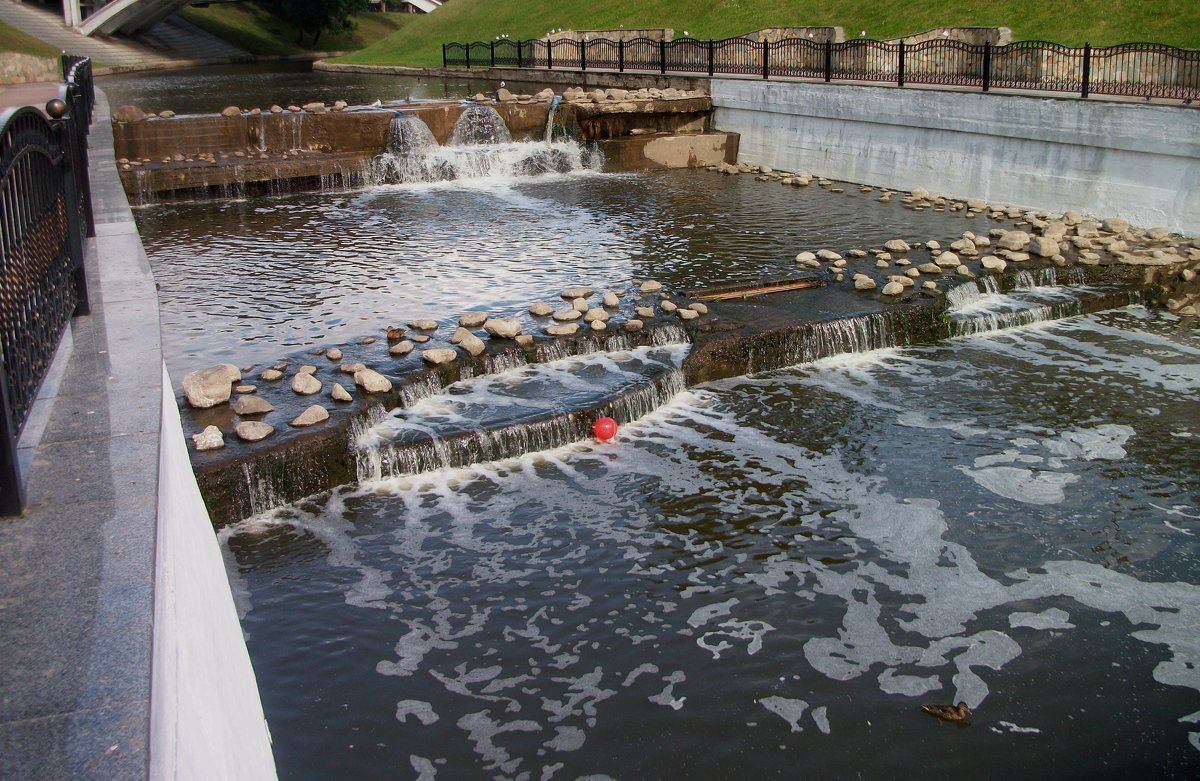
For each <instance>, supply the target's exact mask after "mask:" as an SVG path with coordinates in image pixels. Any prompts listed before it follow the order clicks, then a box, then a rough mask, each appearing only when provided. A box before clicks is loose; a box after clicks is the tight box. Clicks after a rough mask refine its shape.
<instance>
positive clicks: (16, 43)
mask: <svg viewBox="0 0 1200 781" xmlns="http://www.w3.org/2000/svg"><path fill="white" fill-rule="evenodd" d="M0 51H6V52H17V53H18V54H32V55H33V56H35V57H54V58H55V59H57V58H58V56H59V55H60V54H62V52H60V51H59V50H58V49H56V48H55V47H53V46H51V45H50V44H48V43H45V42H43V41H39V40H38V39H37V38H34V37H33V36H32V35H27V34H26V33H23V32H21V31H20V30H18V29H17V28H15V27H9V26H8V25H7V24H5V23H4V22H0Z"/></svg>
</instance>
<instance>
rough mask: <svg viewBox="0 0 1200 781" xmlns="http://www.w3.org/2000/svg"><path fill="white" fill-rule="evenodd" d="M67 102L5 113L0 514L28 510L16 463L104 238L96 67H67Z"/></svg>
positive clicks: (79, 311)
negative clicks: (91, 177) (95, 144)
mask: <svg viewBox="0 0 1200 781" xmlns="http://www.w3.org/2000/svg"><path fill="white" fill-rule="evenodd" d="M63 73H64V76H65V83H64V84H63V86H62V88H61V89H60V91H59V95H60V97H58V98H55V99H53V100H51V101H50V102H48V103H47V104H46V108H45V111H44V112H43V111H42V110H41V109H39V108H35V107H33V106H23V107H20V108H10V109H8V110H6V111H4V112H3V113H2V114H0V515H17V514H19V513H20V512H21V511H22V509H23V507H24V486H23V483H22V480H21V475H20V466H19V463H18V460H17V441H18V439H19V438H20V436H21V430H22V429H23V427H24V425H25V422H26V420H27V419H28V417H29V412H30V409H31V408H32V407H33V402H34V399H35V398H36V397H37V393H38V390H39V389H40V388H41V385H42V381H43V380H44V379H45V376H46V371H47V370H48V369H49V367H50V362H51V360H53V358H54V352H55V350H56V349H57V348H58V343H59V341H60V340H61V339H62V335H63V332H64V331H65V330H66V327H67V324H68V322H69V321H70V319H71V317H72V316H76V315H84V314H87V313H88V312H89V307H88V294H87V281H86V277H85V275H84V266H83V261H84V240H85V239H86V238H87V237H88V236H92V235H95V226H94V222H93V217H92V206H91V197H90V187H89V184H88V161H87V132H88V125H89V122H90V117H91V113H92V108H93V107H94V105H95V91H94V90H95V88H94V86H93V82H92V73H91V63H90V61H88V60H86V59H83V58H67V57H65V56H64V58H63Z"/></svg>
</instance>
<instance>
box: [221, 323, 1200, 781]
mask: <svg viewBox="0 0 1200 781" xmlns="http://www.w3.org/2000/svg"><path fill="white" fill-rule="evenodd" d="M1198 391H1200V336H1198V335H1197V333H1196V332H1195V331H1194V330H1186V329H1185V330H1181V327H1180V323H1179V321H1178V320H1176V318H1174V317H1172V316H1168V315H1162V314H1151V313H1148V312H1147V311H1146V310H1143V309H1141V308H1138V307H1133V308H1129V309H1125V310H1117V311H1114V312H1109V313H1104V314H1101V315H1096V316H1091V317H1084V318H1076V319H1071V320H1066V321H1060V322H1057V323H1052V324H1047V325H1041V326H1034V327H1029V328H1022V329H1014V330H1011V331H1005V332H1000V333H997V334H994V335H990V336H976V337H968V338H961V339H956V340H953V341H950V342H947V343H944V344H940V345H937V346H932V347H925V348H918V349H905V350H888V351H881V352H874V353H867V354H860V355H853V356H847V357H845V358H842V359H835V360H829V361H823V362H819V363H817V364H810V365H806V366H801V367H797V368H795V369H791V370H787V371H781V372H777V373H773V374H771V375H767V376H761V377H755V378H741V379H736V380H731V381H727V382H722V383H719V384H714V385H709V386H703V387H699V388H696V389H693V390H691V391H688V392H685V393H683V394H681V395H679V396H677V397H676V398H675V399H674V400H673V401H671V402H670V403H669V404H667V405H666V406H665V407H663V408H662V409H660V410H659V411H658V412H656V413H653V414H651V415H649V416H648V417H646V418H643V419H642V420H641V421H639V422H637V423H636V424H633V425H629V426H626V427H624V428H623V430H622V432H621V434H620V436H619V438H618V440H617V441H615V442H613V443H610V444H605V445H598V444H580V445H576V446H573V447H569V448H563V449H559V450H555V451H550V452H544V453H539V454H536V455H532V456H529V457H525V458H522V459H516V460H511V461H505V462H499V463H491V464H483V465H479V466H477V467H474V468H470V469H462V470H447V471H443V472H436V473H430V474H426V475H422V476H418V477H414V478H409V479H402V480H392V481H381V482H376V483H368V484H365V485H363V486H361V487H358V488H346V489H342V490H339V491H337V492H335V493H334V494H333V495H332V496H325V497H318V498H315V499H313V500H311V501H308V502H304V503H301V504H300V505H299V506H296V507H292V508H287V509H283V510H280V511H277V512H275V513H273V514H270V515H268V516H265V517H257V518H253V519H250V520H248V521H245V522H242V523H240V524H238V525H236V526H234V527H231V528H229V529H226V530H225V531H224V532H223V533H222V536H223V539H224V540H225V543H226V546H227V549H228V551H229V553H230V556H231V558H230V566H231V572H232V573H233V575H234V577H235V580H236V583H237V587H238V589H239V590H240V591H241V593H242V599H243V606H244V607H245V608H246V609H247V610H248V612H247V613H246V614H245V617H244V619H243V625H244V627H245V629H246V631H247V632H248V635H249V644H250V650H251V654H252V657H253V659H254V663H255V668H256V670H257V672H258V676H259V682H260V684H261V686H262V692H263V698H264V702H265V706H266V711H267V716H268V719H269V721H270V723H271V728H272V733H273V735H274V736H275V751H276V757H277V760H278V763H279V767H280V771H281V777H283V778H285V779H326V778H356V779H370V778H383V777H389V778H421V779H431V778H437V779H443V780H444V779H475V778H506V779H507V778H512V779H517V778H528V779H550V778H554V779H578V778H596V779H601V778H611V779H670V778H704V779H728V778H798V777H812V778H853V777H862V778H895V777H902V776H909V775H911V774H914V773H919V772H933V773H938V774H943V773H954V772H963V768H970V772H969V774H970V775H971V776H972V777H982V778H1012V777H1029V778H1064V777H1072V778H1096V777H1103V778H1109V777H1114V778H1115V777H1125V776H1128V775H1131V774H1136V775H1137V776H1138V777H1160V778H1166V777H1174V778H1194V777H1195V776H1196V773H1197V771H1198V770H1200V670H1198V669H1197V665H1198V664H1200V633H1198V632H1197V627H1198V626H1200V586H1197V585H1196V584H1197V582H1198V579H1200V570H1198V564H1197V554H1198V553H1200V545H1198V543H1197V541H1198V539H1200V523H1198V521H1200V456H1198V455H1197V448H1196V442H1197V441H1198V438H1200V417H1198V416H1197V415H1196V398H1197V393H1198ZM930 701H932V702H941V703H950V702H957V701H965V702H966V703H967V704H968V705H970V706H971V707H972V708H974V709H975V713H974V715H973V716H971V717H970V719H969V720H968V722H967V723H966V724H962V725H956V724H950V723H942V722H939V721H937V720H935V719H933V718H931V717H929V716H927V715H925V714H924V713H922V712H921V711H920V710H919V707H918V706H919V704H920V703H923V702H930Z"/></svg>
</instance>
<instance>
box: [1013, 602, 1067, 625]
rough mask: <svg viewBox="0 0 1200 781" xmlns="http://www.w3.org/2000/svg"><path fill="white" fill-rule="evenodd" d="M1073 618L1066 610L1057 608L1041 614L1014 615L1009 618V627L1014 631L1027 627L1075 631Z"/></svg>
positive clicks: (1019, 613) (1018, 613)
mask: <svg viewBox="0 0 1200 781" xmlns="http://www.w3.org/2000/svg"><path fill="white" fill-rule="evenodd" d="M1070 618H1071V616H1070V615H1069V614H1068V613H1067V611H1065V610H1060V609H1058V608H1056V607H1052V608H1049V609H1048V610H1043V611H1042V612H1041V613H1021V612H1017V613H1012V614H1011V615H1009V617H1008V625H1009V626H1011V627H1012V628H1013V629H1016V628H1018V627H1026V628H1028V629H1038V630H1048V629H1074V628H1075V625H1074V624H1072V623H1071V622H1070V620H1069V619H1070Z"/></svg>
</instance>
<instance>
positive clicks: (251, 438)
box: [233, 420, 275, 442]
mask: <svg viewBox="0 0 1200 781" xmlns="http://www.w3.org/2000/svg"><path fill="white" fill-rule="evenodd" d="M274 431H275V427H274V426H272V425H271V424H269V423H263V422H262V421H261V420H243V421H242V422H241V423H239V424H237V425H236V426H234V427H233V432H234V433H235V434H237V435H238V439H244V440H245V441H247V442H258V441H260V440H263V439H266V438H267V437H269V436H270V435H271V433H272V432H274Z"/></svg>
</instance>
